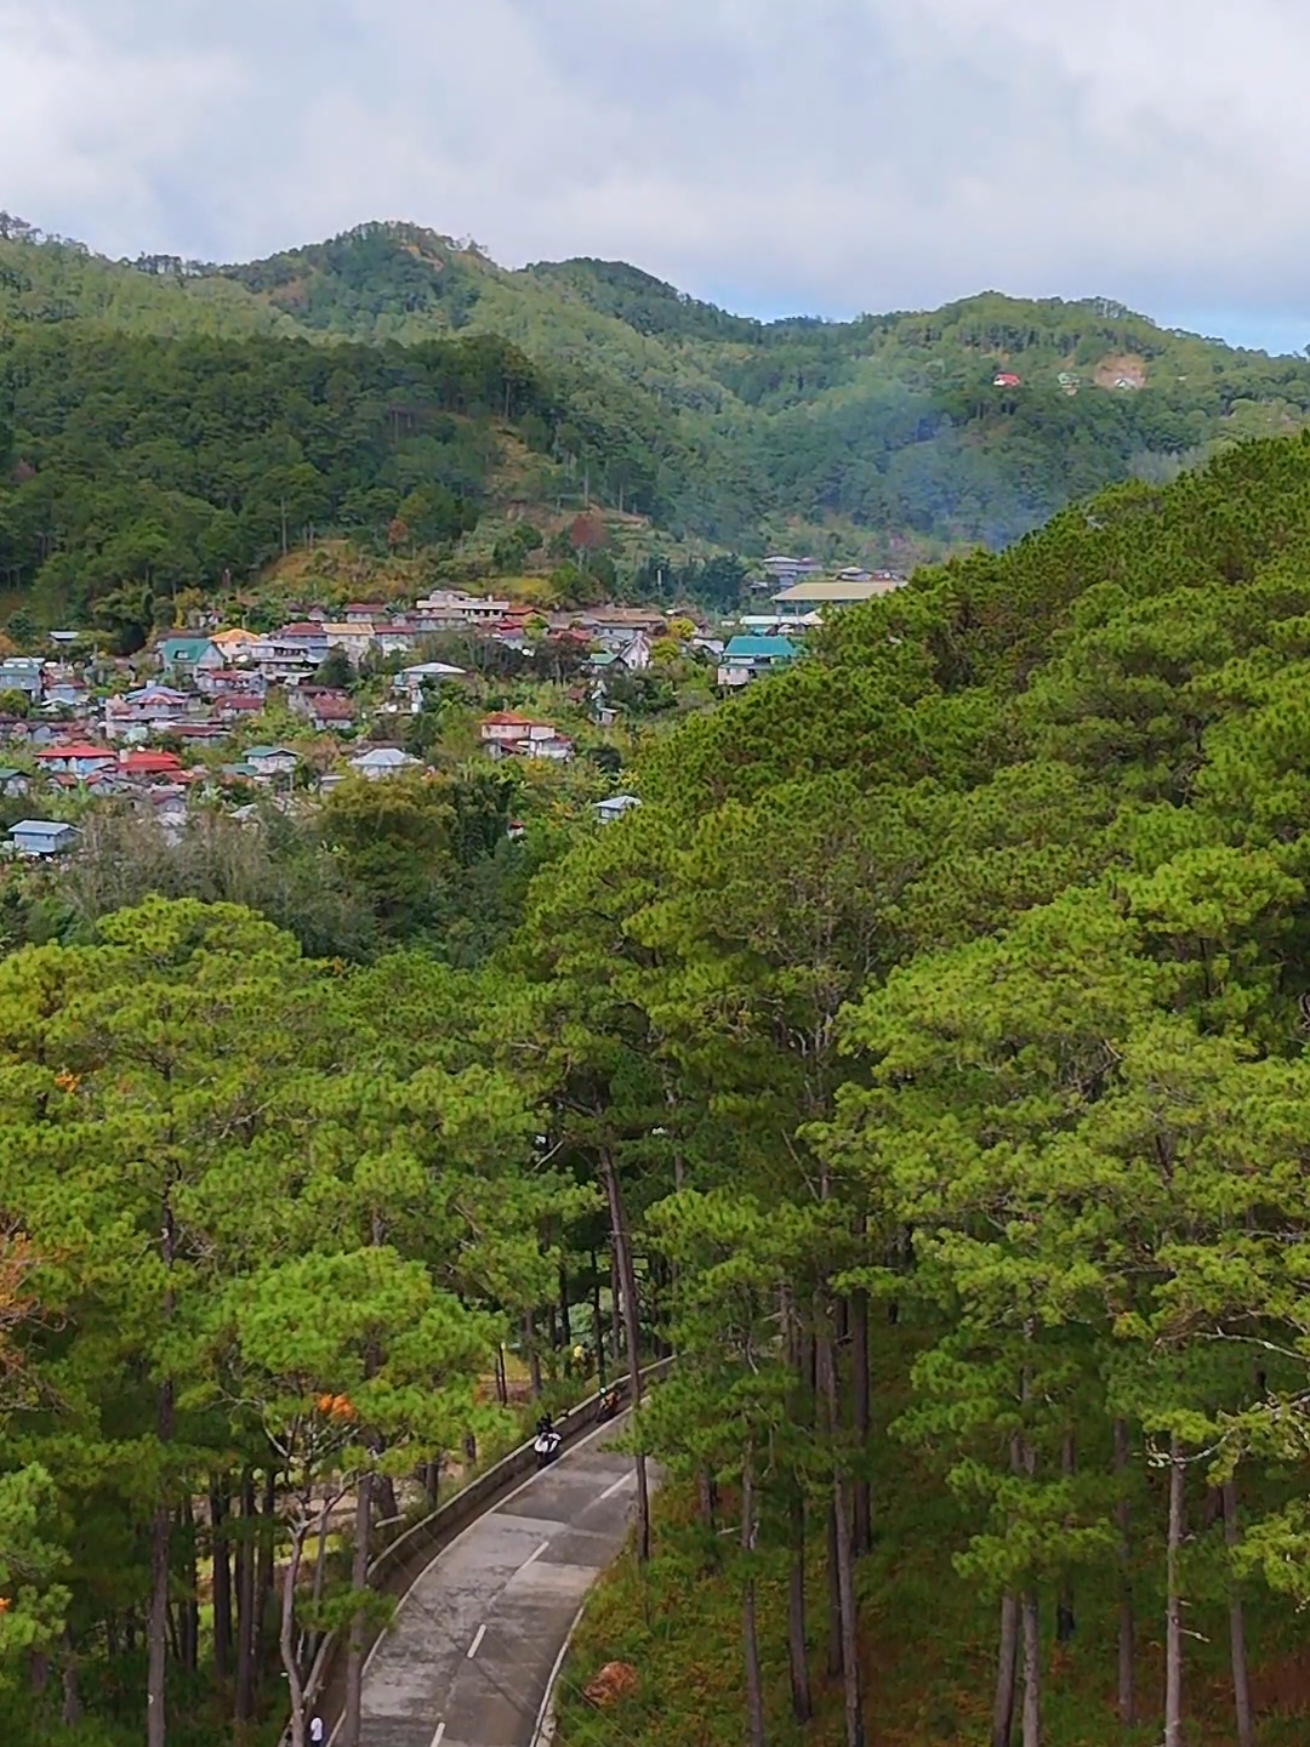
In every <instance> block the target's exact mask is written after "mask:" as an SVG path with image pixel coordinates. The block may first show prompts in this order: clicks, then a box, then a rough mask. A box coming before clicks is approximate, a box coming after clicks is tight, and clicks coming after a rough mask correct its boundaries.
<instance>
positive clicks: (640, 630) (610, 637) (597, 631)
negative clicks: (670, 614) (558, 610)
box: [568, 607, 668, 655]
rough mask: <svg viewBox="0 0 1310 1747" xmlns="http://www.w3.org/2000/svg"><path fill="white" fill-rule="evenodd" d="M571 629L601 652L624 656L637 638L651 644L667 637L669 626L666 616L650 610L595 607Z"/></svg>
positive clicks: (573, 622) (574, 619)
mask: <svg viewBox="0 0 1310 1747" xmlns="http://www.w3.org/2000/svg"><path fill="white" fill-rule="evenodd" d="M568 629H570V630H574V631H578V632H580V633H581V634H582V635H583V636H584V637H586V638H587V640H588V641H589V642H592V643H599V644H600V646H601V647H602V649H612V650H613V651H614V653H615V654H616V655H618V654H621V653H622V651H623V650H624V649H626V648H627V647H628V645H629V644H630V643H631V642H632V640H633V639H634V638H635V637H638V636H641V637H644V638H646V639H647V641H648V642H649V640H651V639H653V638H655V637H662V636H664V634H665V632H666V631H667V630H668V622H667V620H666V619H665V617H664V615H663V613H659V612H655V611H654V610H653V609H652V608H649V607H592V608H590V609H589V610H588V611H586V612H584V613H577V614H575V615H574V616H573V617H572V618H571V620H570V621H569V625H568Z"/></svg>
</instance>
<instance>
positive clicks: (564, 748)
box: [509, 724, 573, 764]
mask: <svg viewBox="0 0 1310 1747" xmlns="http://www.w3.org/2000/svg"><path fill="white" fill-rule="evenodd" d="M542 725H543V724H538V726H542ZM509 750H510V751H511V752H514V753H517V754H518V755H519V756H520V757H523V758H549V759H553V760H554V762H555V763H556V764H567V763H568V761H569V760H570V759H571V758H572V757H573V742H572V741H571V740H570V739H569V737H568V735H567V734H560V733H557V732H556V730H555V729H554V728H552V729H551V730H550V732H549V734H534V735H533V736H532V737H531V738H530V739H527V740H521V741H520V742H519V744H518V745H517V746H512V747H510V748H509Z"/></svg>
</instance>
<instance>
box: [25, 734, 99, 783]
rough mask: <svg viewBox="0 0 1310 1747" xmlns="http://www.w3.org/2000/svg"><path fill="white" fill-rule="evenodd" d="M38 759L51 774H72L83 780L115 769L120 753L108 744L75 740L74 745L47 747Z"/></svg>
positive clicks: (43, 768) (37, 755)
mask: <svg viewBox="0 0 1310 1747" xmlns="http://www.w3.org/2000/svg"><path fill="white" fill-rule="evenodd" d="M36 761H37V763H38V764H39V765H40V767H41V769H42V770H43V771H45V772H46V773H47V774H49V775H52V776H71V777H75V778H77V780H78V781H79V782H82V781H85V780H86V778H87V777H89V776H93V775H94V774H95V773H96V772H97V771H100V770H111V769H113V768H114V767H115V766H116V765H117V763H118V754H117V753H116V752H114V751H112V750H111V748H109V747H108V746H93V745H92V744H91V743H90V742H89V741H74V742H73V743H72V745H65V746H48V747H46V749H45V750H44V751H42V752H38V753H37V754H36Z"/></svg>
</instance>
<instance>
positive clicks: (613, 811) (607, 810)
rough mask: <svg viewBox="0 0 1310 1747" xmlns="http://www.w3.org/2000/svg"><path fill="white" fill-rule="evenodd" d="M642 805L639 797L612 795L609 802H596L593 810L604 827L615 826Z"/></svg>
mask: <svg viewBox="0 0 1310 1747" xmlns="http://www.w3.org/2000/svg"><path fill="white" fill-rule="evenodd" d="M640 805H641V799H640V797H639V796H637V795H611V796H610V798H609V800H607V801H596V802H595V803H594V804H593V806H592V809H591V810H592V812H593V813H594V814H595V815H596V817H597V818H598V819H599V820H600V822H601V824H602V825H613V824H614V822H615V820H617V819H621V818H622V817H623V815H624V814H625V813H630V812H631V811H632V809H633V808H634V807H639V806H640Z"/></svg>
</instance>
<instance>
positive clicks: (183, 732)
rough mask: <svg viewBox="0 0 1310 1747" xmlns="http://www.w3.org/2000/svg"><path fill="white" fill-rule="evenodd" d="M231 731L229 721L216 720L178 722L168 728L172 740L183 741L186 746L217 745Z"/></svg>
mask: <svg viewBox="0 0 1310 1747" xmlns="http://www.w3.org/2000/svg"><path fill="white" fill-rule="evenodd" d="M231 732H232V729H231V725H230V724H229V723H227V722H217V721H197V722H179V723H178V725H177V727H176V728H170V729H169V733H170V735H171V736H172V738H173V739H174V740H182V741H185V743H186V744H187V745H188V746H218V745H219V744H220V743H221V742H222V741H224V740H226V739H227V737H228V735H229V734H230V733H231Z"/></svg>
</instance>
